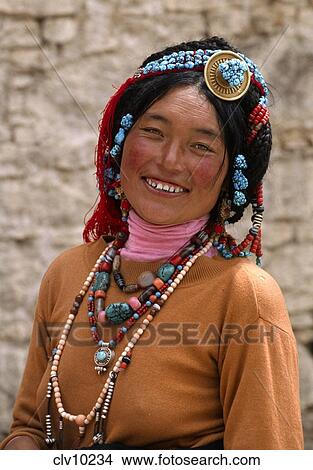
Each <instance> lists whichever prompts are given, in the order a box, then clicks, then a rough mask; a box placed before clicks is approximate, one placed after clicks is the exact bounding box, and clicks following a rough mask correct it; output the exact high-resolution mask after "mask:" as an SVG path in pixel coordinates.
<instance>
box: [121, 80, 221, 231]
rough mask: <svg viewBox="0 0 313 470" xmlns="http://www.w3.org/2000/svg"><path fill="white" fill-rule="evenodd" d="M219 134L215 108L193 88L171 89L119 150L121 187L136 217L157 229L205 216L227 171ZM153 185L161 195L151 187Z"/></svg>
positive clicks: (150, 109)
mask: <svg viewBox="0 0 313 470" xmlns="http://www.w3.org/2000/svg"><path fill="white" fill-rule="evenodd" d="M220 134H221V130H220V127H219V124H218V120H217V116H216V112H215V108H214V107H213V105H211V104H210V103H209V102H208V101H207V100H206V99H205V98H204V97H202V96H201V95H200V94H199V92H198V90H197V88H195V87H192V86H188V87H179V88H177V89H173V90H171V91H169V92H168V93H167V94H166V95H165V96H164V97H163V98H160V99H159V100H158V101H156V102H155V103H153V104H152V105H151V106H150V108H149V109H148V110H147V111H146V112H145V113H144V114H143V115H142V116H141V117H140V118H139V119H138V120H137V121H136V123H135V124H134V125H133V127H132V128H131V130H130V131H129V133H128V135H127V137H126V139H125V143H124V148H123V155H122V164H121V184H122V188H123V190H124V192H125V194H126V196H127V199H128V201H129V202H130V204H131V206H132V208H133V209H134V210H135V211H136V212H137V214H138V215H139V216H140V217H142V218H143V219H144V220H146V221H148V222H150V223H153V224H158V225H165V224H170V225H172V224H179V223H183V222H186V221H188V220H192V219H196V218H199V217H202V216H204V215H208V214H209V213H210V211H211V209H212V208H213V207H214V205H215V203H216V201H217V199H218V196H219V193H220V190H221V187H222V184H223V181H224V178H225V176H226V174H227V169H228V157H227V154H226V156H225V160H224V163H223V158H224V153H226V150H225V146H224V143H223V141H222V138H221V135H220ZM222 163H223V165H222ZM221 165H222V168H221V170H220V167H221ZM219 170H220V174H219V175H218V172H219ZM217 175H218V176H217ZM147 180H148V181H147ZM149 182H150V185H149ZM157 183H161V184H162V185H163V186H164V190H162V189H161V188H159V189H157V188H153V187H151V184H152V185H155V184H157ZM165 185H166V186H165ZM171 187H174V188H175V189H177V188H179V191H180V192H169V191H168V190H169V189H172V188H171ZM166 190H167V191H166ZM181 191H182V192H181Z"/></svg>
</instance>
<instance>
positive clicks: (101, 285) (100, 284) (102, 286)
mask: <svg viewBox="0 0 313 470" xmlns="http://www.w3.org/2000/svg"><path fill="white" fill-rule="evenodd" d="M109 287H110V274H109V273H107V272H100V273H97V274H96V280H95V283H94V286H93V289H94V291H96V290H103V291H104V292H106V291H107V290H108V289H109Z"/></svg>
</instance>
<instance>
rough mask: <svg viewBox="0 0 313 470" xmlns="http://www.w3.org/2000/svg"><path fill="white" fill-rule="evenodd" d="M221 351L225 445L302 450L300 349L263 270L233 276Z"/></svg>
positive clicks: (274, 285)
mask: <svg viewBox="0 0 313 470" xmlns="http://www.w3.org/2000/svg"><path fill="white" fill-rule="evenodd" d="M236 277H237V279H238V278H240V281H239V282H238V283H237V285H236V296H232V297H234V299H235V300H233V301H232V302H230V305H229V307H228V309H227V312H226V316H225V321H224V327H223V331H222V335H221V337H222V339H224V341H222V344H221V347H220V355H219V373H220V396H221V402H222V406H223V414H224V423H225V432H224V448H225V449H303V430H302V424H301V412H300V399H299V370H298V354H297V347H296V341H295V337H294V334H293V332H292V328H291V324H290V320H289V316H288V312H287V309H286V305H285V302H284V298H283V296H282V293H281V291H280V288H279V287H278V285H277V283H276V282H275V280H274V279H273V278H272V277H271V276H270V275H269V274H267V273H266V272H265V271H263V270H261V269H259V268H256V267H255V266H254V267H253V268H251V267H249V266H245V268H244V269H243V270H241V272H240V276H239V275H237V276H236Z"/></svg>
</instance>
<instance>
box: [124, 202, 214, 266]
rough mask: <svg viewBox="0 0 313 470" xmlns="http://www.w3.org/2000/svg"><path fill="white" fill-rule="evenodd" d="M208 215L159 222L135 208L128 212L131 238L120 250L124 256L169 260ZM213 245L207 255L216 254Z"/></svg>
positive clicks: (202, 223) (138, 258)
mask: <svg viewBox="0 0 313 470" xmlns="http://www.w3.org/2000/svg"><path fill="white" fill-rule="evenodd" d="M207 220H208V216H207V215H205V216H203V217H200V218H199V219H193V220H189V221H188V222H184V223H182V224H176V225H156V224H151V223H150V222H147V221H145V220H144V219H142V218H141V217H140V216H139V215H138V214H137V213H136V212H135V211H134V210H133V209H131V210H130V211H129V216H128V226H129V237H128V240H127V242H126V244H125V246H124V248H122V249H121V256H122V257H125V258H126V259H131V260H136V261H156V260H159V259H164V260H165V259H167V258H169V257H170V256H171V255H173V254H174V253H175V252H176V251H177V250H178V249H179V248H181V247H182V246H183V245H185V243H186V242H188V240H189V239H190V238H191V237H192V235H194V234H195V233H197V232H198V231H199V230H200V229H201V228H202V227H203V226H204V225H205V223H206V222H207ZM216 254H217V250H216V249H215V248H214V247H212V248H210V250H209V251H208V252H207V253H206V256H216Z"/></svg>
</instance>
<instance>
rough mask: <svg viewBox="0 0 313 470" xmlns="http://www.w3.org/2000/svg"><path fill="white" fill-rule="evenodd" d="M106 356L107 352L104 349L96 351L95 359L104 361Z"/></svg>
mask: <svg viewBox="0 0 313 470" xmlns="http://www.w3.org/2000/svg"><path fill="white" fill-rule="evenodd" d="M106 358H107V353H106V352H105V351H98V352H97V360H98V361H99V362H104V361H105V360H106Z"/></svg>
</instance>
